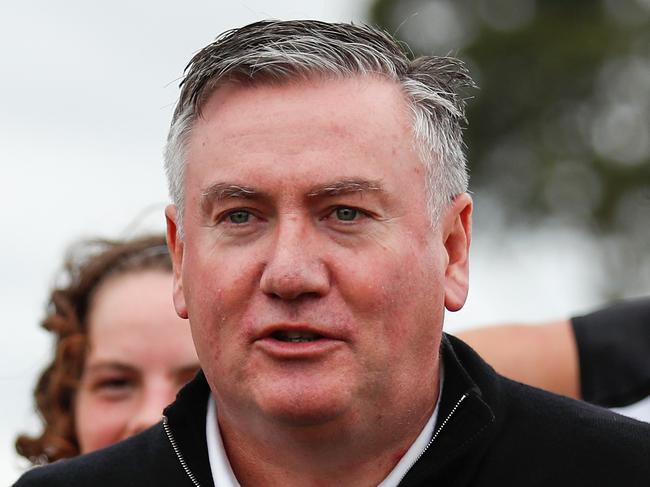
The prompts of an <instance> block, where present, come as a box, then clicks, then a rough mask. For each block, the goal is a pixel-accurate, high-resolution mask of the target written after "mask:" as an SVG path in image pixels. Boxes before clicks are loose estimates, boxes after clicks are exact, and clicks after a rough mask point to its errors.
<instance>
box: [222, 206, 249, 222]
mask: <svg viewBox="0 0 650 487" xmlns="http://www.w3.org/2000/svg"><path fill="white" fill-rule="evenodd" d="M226 218H227V219H228V222H230V223H234V224H235V225H242V224H244V223H248V221H249V220H250V218H251V213H250V211H248V210H236V211H232V212H230V213H228V214H227V215H226Z"/></svg>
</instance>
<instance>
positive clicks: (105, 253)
mask: <svg viewBox="0 0 650 487" xmlns="http://www.w3.org/2000/svg"><path fill="white" fill-rule="evenodd" d="M158 269H160V270H164V271H170V272H171V269H172V265H171V259H170V257H169V253H168V252H167V246H166V244H165V238H164V237H163V236H159V235H154V236H145V237H139V238H136V239H132V240H124V241H118V240H89V241H83V242H80V243H78V244H76V245H74V246H72V247H71V249H70V250H69V251H68V253H67V256H66V259H65V264H64V268H63V274H64V276H65V278H66V281H67V282H66V285H65V286H61V287H58V288H55V289H54V290H53V291H52V293H51V294H50V298H49V300H48V306H47V311H46V314H45V318H44V319H43V321H42V326H43V328H45V329H46V330H47V331H49V332H51V333H53V334H54V336H55V342H54V358H53V360H52V362H51V363H50V364H49V365H48V366H47V367H46V368H45V370H44V371H43V372H42V374H41V376H40V378H39V380H38V382H37V384H36V388H35V390H34V399H35V401H36V409H37V411H38V413H39V416H40V418H41V421H42V423H43V431H42V433H41V434H39V435H37V436H34V437H30V436H28V435H20V436H19V437H18V438H17V439H16V451H17V452H18V453H19V454H20V455H22V456H24V457H25V458H27V459H29V460H30V461H31V462H32V463H33V464H44V463H50V462H53V461H56V460H59V459H61V458H69V457H73V456H75V455H78V454H79V442H78V440H77V434H76V431H75V422H74V399H75V394H76V392H77V388H78V386H79V381H80V379H81V375H82V372H83V369H84V363H85V360H86V350H87V336H88V326H87V323H86V317H87V316H88V311H89V306H90V303H91V300H92V297H93V295H94V294H95V292H96V291H97V289H98V288H99V286H100V285H101V284H102V283H103V282H104V281H105V280H106V278H107V277H109V276H114V275H117V274H124V273H127V272H135V271H141V270H158Z"/></svg>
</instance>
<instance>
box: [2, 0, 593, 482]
mask: <svg viewBox="0 0 650 487" xmlns="http://www.w3.org/2000/svg"><path fill="white" fill-rule="evenodd" d="M366 4H367V1H365V0H360V1H357V2H355V1H354V0H321V1H317V2H316V1H309V2H308V1H300V2H298V1H290V0H275V1H263V0H228V1H227V2H226V1H222V2H217V1H208V0H204V1H201V0H185V1H184V2H176V1H160V0H158V1H153V0H142V1H135V2H134V1H130V0H129V1H126V0H113V1H112V2H101V3H100V2H89V1H81V0H66V1H64V2H50V1H46V0H34V1H30V0H25V1H21V2H4V3H3V5H2V6H1V7H0V46H2V47H0V49H1V56H0V88H1V89H0V164H2V171H1V174H2V179H1V188H2V191H0V203H1V205H2V213H1V218H2V220H1V221H2V231H1V232H2V233H1V234H0V235H1V236H2V238H1V239H0V255H2V256H3V257H4V259H3V266H2V270H1V271H0V304H1V309H2V312H3V315H2V320H1V323H2V341H1V343H0V347H1V348H0V387H2V392H1V393H0V410H1V411H2V419H0V484H2V485H6V484H8V483H11V482H12V481H13V480H15V478H16V476H17V475H18V473H19V472H20V469H21V468H22V467H21V466H24V464H23V463H22V462H20V461H19V460H18V459H17V457H16V456H15V455H14V454H13V441H14V438H15V435H16V434H17V433H18V432H19V431H32V432H33V431H35V430H36V425H37V422H36V420H35V416H34V415H33V413H32V402H31V390H32V388H33V385H34V381H35V379H36V376H37V374H38V372H39V371H40V369H41V368H42V366H43V365H44V363H45V362H46V361H47V360H48V359H49V357H50V340H49V337H48V336H47V334H46V333H45V332H42V331H40V329H39V325H38V324H39V320H40V318H41V317H42V315H43V311H44V304H45V299H46V296H47V292H48V288H49V287H50V285H51V283H52V282H53V278H54V276H55V272H56V270H57V269H58V268H59V267H60V265H61V259H62V254H63V252H64V250H65V248H66V247H67V245H68V244H69V243H70V242H72V241H74V240H77V239H79V238H82V237H91V236H105V237H117V236H129V235H133V234H134V233H138V232H142V231H145V230H156V229H160V230H162V228H163V217H162V208H163V207H164V204H165V203H166V201H167V191H166V185H165V181H164V176H163V170H162V157H161V153H162V146H163V142H164V140H165V136H166V130H167V127H168V124H169V120H170V116H171V110H172V107H173V104H174V102H175V98H176V96H177V93H178V92H177V84H178V78H179V77H180V75H181V73H182V69H183V68H184V66H185V65H186V63H187V61H188V60H189V59H190V57H191V56H192V54H193V53H194V52H195V51H197V50H198V49H199V48H201V47H202V46H203V45H205V44H207V43H208V42H209V41H211V40H212V39H213V38H214V37H215V36H216V35H217V34H219V33H220V32H222V31H224V30H226V29H228V28H232V27H236V26H240V25H243V24H245V23H249V22H251V21H254V20H260V19H264V18H271V17H272V18H283V19H287V18H318V19H322V20H342V21H349V20H363V18H364V12H365V5H366ZM470 122H471V121H470ZM476 199H477V203H479V213H478V215H479V217H480V214H481V211H484V212H485V211H488V210H489V209H490V205H489V201H484V200H482V199H481V197H480V195H476ZM481 205H482V206H481ZM477 229H478V230H477V234H476V238H475V244H476V245H475V249H474V251H473V257H472V260H473V272H472V276H473V281H472V291H471V294H470V300H469V303H468V306H467V308H466V310H464V311H461V312H460V313H459V314H457V316H454V317H452V318H450V320H449V323H450V325H449V326H450V327H451V328H458V327H461V326H466V325H469V324H482V323H488V322H492V321H498V320H505V319H520V318H526V319H531V320H534V319H545V318H552V317H555V316H561V315H564V314H566V313H571V312H577V311H584V310H586V309H588V308H589V307H591V306H593V305H595V304H596V300H597V296H596V294H595V292H594V290H593V288H592V286H590V285H589V283H591V282H595V281H597V280H598V279H599V278H601V277H602V276H599V275H598V271H597V270H595V269H593V266H590V265H589V264H590V262H591V261H592V259H593V254H592V253H591V252H592V249H590V246H589V244H588V242H584V241H582V240H581V237H580V236H579V235H576V234H572V233H562V234H557V233H555V232H551V231H549V230H544V229H539V230H538V231H536V232H532V233H530V232H529V233H528V234H525V235H522V234H513V233H511V232H507V225H506V223H503V224H496V225H495V226H493V227H492V228H490V229H488V228H485V229H483V228H481V226H480V225H478V227H477ZM558 248H561V249H565V251H564V252H558V251H557V249H558ZM567 249H568V250H567ZM571 249H573V250H571Z"/></svg>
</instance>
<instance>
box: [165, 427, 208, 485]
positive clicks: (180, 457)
mask: <svg viewBox="0 0 650 487" xmlns="http://www.w3.org/2000/svg"><path fill="white" fill-rule="evenodd" d="M162 424H163V428H164V430H165V434H166V435H167V438H168V439H169V442H170V443H171V445H172V448H173V450H174V453H176V458H178V461H179V462H180V464H181V467H183V470H185V473H186V474H187V476H188V477H189V478H190V480H191V481H192V483H193V484H194V485H195V486H196V487H201V484H199V481H198V480H196V477H195V476H194V474H193V473H192V471H191V470H190V467H189V466H188V465H187V462H186V461H185V458H183V454H182V453H181V450H180V449H179V448H178V444H177V443H176V439H175V438H174V435H172V430H171V428H170V426H169V420H168V419H167V416H163V417H162Z"/></svg>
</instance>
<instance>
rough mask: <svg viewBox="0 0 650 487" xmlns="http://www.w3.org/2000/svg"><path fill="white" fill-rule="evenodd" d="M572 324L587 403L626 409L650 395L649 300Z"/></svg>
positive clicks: (604, 310)
mask: <svg viewBox="0 0 650 487" xmlns="http://www.w3.org/2000/svg"><path fill="white" fill-rule="evenodd" d="M571 324H572V326H573V331H574V334H575V337H576V344H577V346H578V356H579V360H580V383H581V387H582V397H583V399H584V400H585V401H589V402H591V403H594V404H598V405H600V406H606V407H621V406H628V405H630V404H632V403H635V402H638V401H640V400H642V399H644V398H646V397H648V396H650V298H644V299H637V300H633V301H626V302H623V303H619V304H616V305H614V306H611V307H608V308H605V309H603V310H601V311H597V312H595V313H591V314H588V315H585V316H579V317H576V318H572V319H571ZM649 485H650V484H649Z"/></svg>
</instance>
